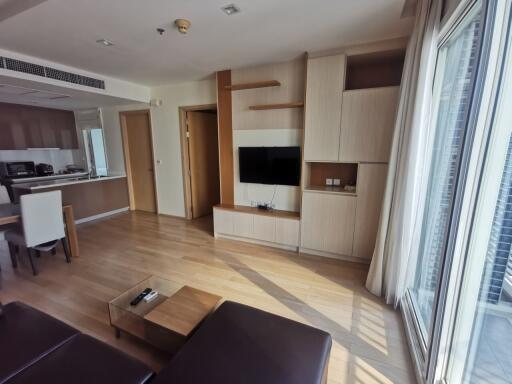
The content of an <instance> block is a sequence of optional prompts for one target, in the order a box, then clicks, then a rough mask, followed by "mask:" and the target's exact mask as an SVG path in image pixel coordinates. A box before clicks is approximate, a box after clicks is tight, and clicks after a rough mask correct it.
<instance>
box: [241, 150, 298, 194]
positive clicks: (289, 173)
mask: <svg viewBox="0 0 512 384" xmlns="http://www.w3.org/2000/svg"><path fill="white" fill-rule="evenodd" d="M238 160H239V165H240V182H241V183H257V184H272V185H299V184H300V147H239V148H238Z"/></svg>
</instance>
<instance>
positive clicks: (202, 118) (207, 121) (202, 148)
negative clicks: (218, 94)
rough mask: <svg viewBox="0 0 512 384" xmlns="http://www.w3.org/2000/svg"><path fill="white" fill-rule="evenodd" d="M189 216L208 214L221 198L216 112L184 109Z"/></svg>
mask: <svg viewBox="0 0 512 384" xmlns="http://www.w3.org/2000/svg"><path fill="white" fill-rule="evenodd" d="M187 128H188V153H189V159H190V161H189V164H190V189H191V191H190V193H191V203H192V204H191V205H192V218H194V219H195V218H198V217H201V216H206V215H210V214H211V213H212V209H213V207H214V206H215V205H217V204H219V202H220V185H219V184H220V183H219V142H218V133H217V114H215V113H209V112H199V111H194V112H187Z"/></svg>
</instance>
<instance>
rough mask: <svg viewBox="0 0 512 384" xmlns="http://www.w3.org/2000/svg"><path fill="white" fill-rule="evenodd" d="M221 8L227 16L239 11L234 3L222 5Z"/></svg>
mask: <svg viewBox="0 0 512 384" xmlns="http://www.w3.org/2000/svg"><path fill="white" fill-rule="evenodd" d="M221 9H222V11H223V12H224V13H225V14H226V15H228V16H231V15H234V14H235V13H238V12H240V8H238V7H237V6H236V5H235V4H229V5H226V6H225V7H222V8H221Z"/></svg>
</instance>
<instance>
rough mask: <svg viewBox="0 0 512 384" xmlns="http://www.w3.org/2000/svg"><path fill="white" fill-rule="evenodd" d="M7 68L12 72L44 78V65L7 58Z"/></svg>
mask: <svg viewBox="0 0 512 384" xmlns="http://www.w3.org/2000/svg"><path fill="white" fill-rule="evenodd" d="M5 68H7V69H10V70H11V71H16V72H23V73H28V74H30V75H36V76H42V77H44V67H43V66H42V65H37V64H32V63H28V62H26V61H21V60H14V59H8V58H5Z"/></svg>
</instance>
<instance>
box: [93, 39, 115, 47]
mask: <svg viewBox="0 0 512 384" xmlns="http://www.w3.org/2000/svg"><path fill="white" fill-rule="evenodd" d="M96 42H97V43H98V44H102V45H104V46H105V47H111V46H113V45H114V43H113V42H111V41H110V40H106V39H99V40H96Z"/></svg>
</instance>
